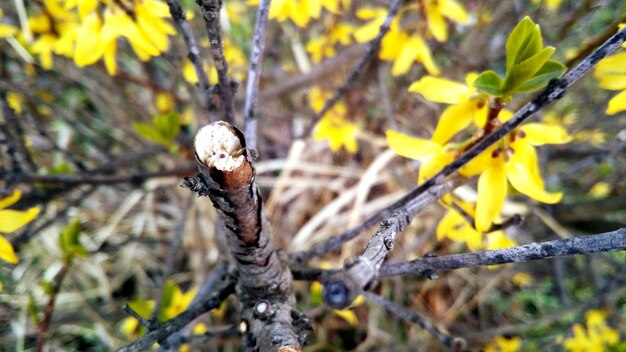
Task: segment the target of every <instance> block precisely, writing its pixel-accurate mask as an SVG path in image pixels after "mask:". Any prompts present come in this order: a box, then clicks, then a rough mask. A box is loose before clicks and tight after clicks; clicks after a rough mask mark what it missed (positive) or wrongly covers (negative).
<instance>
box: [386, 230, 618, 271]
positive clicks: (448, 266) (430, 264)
mask: <svg viewBox="0 0 626 352" xmlns="http://www.w3.org/2000/svg"><path fill="white" fill-rule="evenodd" d="M620 250H626V229H625V228H621V229H618V230H616V231H612V232H607V233H602V234H598V235H589V236H581V237H574V238H567V239H561V240H555V241H549V242H542V243H531V244H526V245H522V246H516V247H510V248H503V249H495V250H490V251H481V252H474V253H466V254H454V255H446V256H442V257H425V258H418V259H415V260H412V261H409V262H405V263H398V264H390V265H383V266H382V267H381V268H380V272H379V274H380V276H381V277H384V276H403V275H421V274H422V273H424V272H426V271H438V270H452V269H460V268H471V267H476V266H487V265H498V264H506V263H519V262H527V261H531V260H540V259H547V258H554V257H565V256H570V255H580V254H591V253H599V252H608V251H620Z"/></svg>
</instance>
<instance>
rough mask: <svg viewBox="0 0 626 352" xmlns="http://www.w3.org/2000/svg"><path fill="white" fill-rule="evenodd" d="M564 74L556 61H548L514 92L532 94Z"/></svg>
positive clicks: (561, 65)
mask: <svg viewBox="0 0 626 352" xmlns="http://www.w3.org/2000/svg"><path fill="white" fill-rule="evenodd" d="M564 72H565V66H564V65H563V64H561V63H560V62H558V61H553V60H548V61H547V62H546V63H545V64H544V65H543V67H541V69H540V70H539V71H538V72H537V73H536V74H535V75H534V76H533V78H531V79H529V80H528V81H526V82H525V83H524V84H522V85H521V86H519V87H517V88H515V92H520V93H528V92H534V91H536V90H539V89H541V88H543V87H545V86H546V85H547V84H548V82H550V80H551V79H553V78H559V77H561V76H562V75H563V73H564Z"/></svg>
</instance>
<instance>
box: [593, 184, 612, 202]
mask: <svg viewBox="0 0 626 352" xmlns="http://www.w3.org/2000/svg"><path fill="white" fill-rule="evenodd" d="M612 188H613V187H611V185H610V184H609V183H608V182H604V181H600V182H598V183H596V184H594V185H593V186H592V187H591V189H590V190H589V192H587V195H589V196H590V197H591V198H595V199H602V198H606V197H608V196H609V194H611V190H612Z"/></svg>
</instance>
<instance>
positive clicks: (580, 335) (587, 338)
mask: <svg viewBox="0 0 626 352" xmlns="http://www.w3.org/2000/svg"><path fill="white" fill-rule="evenodd" d="M607 315H608V314H607V312H606V311H602V310H598V309H591V310H589V311H587V313H585V325H586V326H584V327H583V325H582V324H575V325H574V327H573V328H572V330H573V335H574V336H573V337H569V338H566V339H565V340H563V341H562V343H563V347H565V349H566V350H567V351H569V352H588V351H606V350H613V349H611V347H614V348H615V349H614V351H623V349H624V348H626V344H621V345H620V346H618V344H619V342H620V336H619V332H618V331H617V330H616V329H613V328H612V327H610V326H609V325H608V324H607V323H606V318H607Z"/></svg>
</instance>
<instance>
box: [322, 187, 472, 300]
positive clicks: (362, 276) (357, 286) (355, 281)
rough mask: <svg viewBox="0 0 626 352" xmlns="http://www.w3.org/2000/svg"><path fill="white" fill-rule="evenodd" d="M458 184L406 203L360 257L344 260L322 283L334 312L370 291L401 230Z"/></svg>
mask: <svg viewBox="0 0 626 352" xmlns="http://www.w3.org/2000/svg"><path fill="white" fill-rule="evenodd" d="M459 183H460V181H459V180H449V181H445V182H442V183H441V184H440V185H436V186H433V187H431V188H430V189H429V190H428V192H426V193H424V194H422V195H421V196H420V197H418V198H416V199H415V200H413V201H411V202H409V203H408V204H407V205H406V207H404V208H400V209H397V210H396V211H395V212H394V214H393V215H392V216H391V217H390V218H389V219H386V220H384V221H383V222H382V223H381V224H380V229H379V230H378V232H376V233H375V234H374V236H372V239H370V240H369V242H368V243H367V246H365V252H364V253H363V255H361V256H358V257H352V258H349V259H347V260H346V261H345V263H344V270H342V271H340V272H337V273H335V274H332V275H330V276H329V277H327V278H326V279H325V280H324V293H323V296H324V301H325V302H326V303H327V304H328V305H329V306H331V307H333V308H336V309H344V308H346V307H347V306H349V305H350V304H351V303H352V301H354V299H355V298H356V296H357V295H358V294H359V293H360V292H361V291H363V290H368V289H370V288H372V287H373V286H374V284H375V283H376V279H377V278H378V270H379V269H380V266H381V265H382V263H383V261H384V260H385V257H386V256H387V253H389V252H390V251H391V250H392V249H393V246H394V243H395V240H396V236H397V234H399V233H400V232H402V231H403V230H404V228H405V227H406V226H407V225H408V224H409V223H410V222H411V220H413V218H414V217H415V215H417V213H419V212H420V211H421V210H422V209H424V208H425V207H426V206H427V205H429V204H431V203H433V202H435V201H436V200H437V199H439V198H440V197H441V196H443V195H444V194H446V193H448V192H450V191H452V190H453V189H454V188H455V187H456V186H458V185H459Z"/></svg>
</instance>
